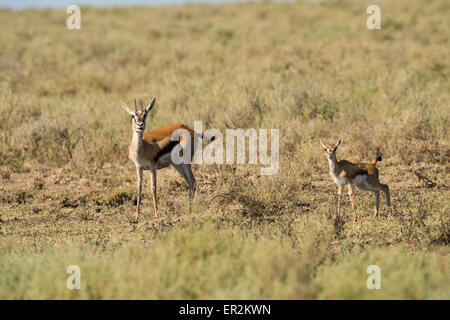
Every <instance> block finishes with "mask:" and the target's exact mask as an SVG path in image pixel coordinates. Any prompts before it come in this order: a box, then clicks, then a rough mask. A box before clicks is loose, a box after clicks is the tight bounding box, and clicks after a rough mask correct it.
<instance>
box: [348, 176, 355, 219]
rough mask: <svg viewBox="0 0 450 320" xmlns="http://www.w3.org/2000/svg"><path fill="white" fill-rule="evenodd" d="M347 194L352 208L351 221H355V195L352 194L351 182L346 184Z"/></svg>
mask: <svg viewBox="0 0 450 320" xmlns="http://www.w3.org/2000/svg"><path fill="white" fill-rule="evenodd" d="M348 196H349V198H350V201H351V203H352V208H353V222H356V220H357V216H356V206H355V196H354V194H353V184H352V183H349V184H348Z"/></svg>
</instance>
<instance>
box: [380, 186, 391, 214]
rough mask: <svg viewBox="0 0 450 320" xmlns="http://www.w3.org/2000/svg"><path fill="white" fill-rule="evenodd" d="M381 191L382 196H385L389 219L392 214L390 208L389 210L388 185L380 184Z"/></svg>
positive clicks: (389, 196)
mask: <svg viewBox="0 0 450 320" xmlns="http://www.w3.org/2000/svg"><path fill="white" fill-rule="evenodd" d="M381 190H383V192H384V194H385V195H386V204H387V206H388V217H390V216H391V213H392V208H391V193H390V192H389V187H388V185H387V184H382V183H381Z"/></svg>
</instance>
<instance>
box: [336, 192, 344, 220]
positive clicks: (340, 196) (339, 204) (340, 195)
mask: <svg viewBox="0 0 450 320" xmlns="http://www.w3.org/2000/svg"><path fill="white" fill-rule="evenodd" d="M343 192H344V186H343V185H342V184H338V206H337V216H338V217H339V215H340V212H341V198H342V193H343Z"/></svg>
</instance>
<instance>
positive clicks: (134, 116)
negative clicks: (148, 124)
mask: <svg viewBox="0 0 450 320" xmlns="http://www.w3.org/2000/svg"><path fill="white" fill-rule="evenodd" d="M155 101H156V98H153V100H152V101H151V102H150V103H149V104H148V106H147V107H146V108H145V109H144V106H143V105H142V100H140V99H139V102H140V105H141V110H138V109H137V105H136V99H134V112H133V111H131V110H130V108H129V107H128V106H127V105H126V104H125V103H124V102H122V101H120V104H121V105H122V108H124V109H125V111H126V112H128V114H129V115H130V116H131V125H132V127H133V132H136V133H139V134H142V133H144V130H145V120H146V118H147V114H148V113H149V112H150V110H152V109H153V107H154V106H155Z"/></svg>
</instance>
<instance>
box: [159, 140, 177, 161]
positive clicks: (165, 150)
mask: <svg viewBox="0 0 450 320" xmlns="http://www.w3.org/2000/svg"><path fill="white" fill-rule="evenodd" d="M178 143H180V142H179V141H170V142H169V143H168V144H167V145H166V146H165V147H164V148H162V149H161V150H159V151H158V153H157V154H156V156H155V160H154V161H155V163H156V162H158V160H159V159H160V158H161V157H162V156H163V155H165V154H167V153H170V152H172V149H173V148H174V147H175V146H176V145H177V144H178Z"/></svg>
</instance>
